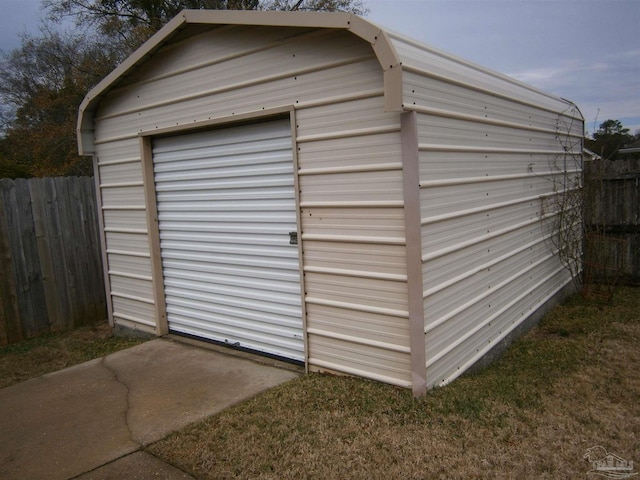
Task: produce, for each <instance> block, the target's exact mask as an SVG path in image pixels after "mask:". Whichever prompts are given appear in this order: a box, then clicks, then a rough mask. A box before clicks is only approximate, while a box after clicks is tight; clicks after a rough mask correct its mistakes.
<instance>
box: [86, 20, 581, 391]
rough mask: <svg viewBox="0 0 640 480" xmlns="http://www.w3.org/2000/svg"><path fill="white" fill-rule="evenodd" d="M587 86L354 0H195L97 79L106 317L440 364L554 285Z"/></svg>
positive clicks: (400, 378)
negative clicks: (560, 206) (557, 234)
mask: <svg viewBox="0 0 640 480" xmlns="http://www.w3.org/2000/svg"><path fill="white" fill-rule="evenodd" d="M582 132H583V119H582V116H581V114H580V112H579V111H578V109H577V108H576V107H575V106H574V105H573V104H572V103H570V102H568V101H566V100H563V99H560V98H557V97H555V96H553V95H549V94H547V93H544V92H541V91H539V90H537V89H535V88H532V87H530V86H528V85H525V84H523V83H520V82H517V81H515V80H513V79H511V78H508V77H506V76H503V75H500V74H497V73H494V72H491V71H489V70H487V69H484V68H482V67H479V66H476V65H472V64H470V63H468V62H466V61H463V60H460V59H458V58H455V57H452V56H450V55H447V54H445V53H442V52H440V51H437V50H435V49H433V48H430V47H427V46H425V45H422V44H420V43H418V42H415V41H413V40H411V39H408V38H404V37H402V36H400V35H397V34H395V33H391V32H389V31H386V30H385V29H383V28H381V27H379V26H377V25H374V24H372V23H370V22H368V21H367V20H365V19H363V18H360V17H358V16H355V15H351V14H347V13H308V12H246V11H242V12H239V11H184V12H182V13H181V14H180V15H179V16H177V17H176V18H175V19H173V20H172V21H171V22H169V23H168V24H167V25H166V26H165V27H164V28H163V29H161V30H160V31H159V32H158V33H157V34H156V35H154V36H153V37H152V38H151V39H150V40H149V41H148V42H147V43H145V44H144V45H143V46H142V47H141V48H140V49H139V50H138V51H136V52H135V53H134V54H133V55H132V56H131V57H130V58H129V59H127V60H126V61H125V62H124V63H123V64H122V65H121V66H120V67H118V68H117V69H116V70H115V71H114V72H113V73H111V74H110V75H109V76H108V77H106V78H105V79H104V80H103V81H102V82H101V83H100V84H98V85H97V86H96V87H95V88H94V89H93V90H92V91H91V92H90V93H89V94H88V95H87V97H86V98H85V100H84V102H83V103H82V106H81V108H80V117H79V121H78V140H79V150H80V152H81V154H83V155H91V156H93V159H94V167H95V178H96V184H97V190H98V197H99V201H100V206H101V212H102V216H101V219H100V220H101V228H102V232H103V234H102V238H103V252H104V262H105V265H106V268H105V272H106V273H105V281H106V288H107V297H108V299H109V315H110V320H111V322H113V324H115V325H116V326H118V327H119V328H124V329H133V330H139V331H143V332H147V333H152V334H156V335H164V334H167V333H168V332H175V333H178V334H183V335H189V336H195V337H198V338H202V339H206V340H211V341H215V342H219V343H225V344H229V345H232V346H235V347H238V348H246V349H249V350H252V351H257V352H261V353H264V354H267V355H275V356H278V357H283V358H286V359H290V360H293V361H298V362H303V363H304V364H305V365H306V366H307V368H308V369H309V370H313V371H334V372H342V373H346V374H352V375H358V376H362V377H367V378H371V379H375V380H379V381H382V382H387V383H390V384H394V385H399V386H402V387H407V388H411V389H412V390H413V391H414V393H416V394H420V393H423V392H424V391H425V390H426V388H428V387H432V386H435V385H444V384H446V383H448V382H450V381H451V380H453V379H454V378H456V377H457V376H458V375H460V374H461V373H462V372H464V371H465V370H467V369H468V368H469V367H470V366H472V365H473V364H474V363H476V362H477V361H478V360H480V359H481V358H483V357H485V356H486V355H487V354H488V353H490V352H491V351H495V350H494V348H495V347H496V346H499V345H501V344H503V343H504V341H505V340H508V339H509V338H510V336H512V335H513V334H514V332H517V331H519V330H520V329H522V328H523V326H525V325H527V324H528V323H530V322H531V321H533V320H535V319H536V318H537V317H538V316H539V314H540V313H541V312H542V311H544V309H545V308H547V307H548V306H549V305H550V304H551V303H553V302H554V301H557V299H558V298H559V295H561V294H562V292H563V289H565V287H567V286H568V285H569V284H570V278H569V275H568V273H567V271H566V270H565V269H563V267H562V265H561V263H560V261H559V259H558V257H557V255H556V254H555V252H554V251H553V249H552V248H550V246H549V242H548V241H547V239H548V236H549V233H548V229H546V228H545V224H546V223H548V222H549V221H550V218H551V217H553V213H552V212H551V213H549V212H548V211H547V212H545V211H543V206H542V204H543V203H544V202H543V201H542V200H541V199H544V198H548V197H550V196H554V195H557V194H558V191H557V188H556V187H554V185H557V182H550V181H549V178H550V176H551V177H553V176H555V175H558V174H562V173H561V172H560V173H559V172H557V171H554V170H553V169H550V167H549V165H550V164H551V162H552V161H553V159H555V158H557V157H558V156H559V155H563V154H567V152H568V153H570V154H572V153H576V154H579V153H580V152H581V151H582Z"/></svg>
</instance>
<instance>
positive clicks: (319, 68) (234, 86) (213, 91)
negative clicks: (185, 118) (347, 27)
mask: <svg viewBox="0 0 640 480" xmlns="http://www.w3.org/2000/svg"><path fill="white" fill-rule="evenodd" d="M367 60H373V56H372V55H361V56H357V57H351V58H348V59H345V60H340V61H337V62H330V63H324V64H315V65H313V66H310V67H306V68H301V69H298V70H291V71H287V72H278V73H277V74H273V75H267V76H264V77H261V78H253V79H251V80H245V81H244V82H239V83H231V84H227V85H224V86H220V87H216V88H210V89H209V90H198V91H197V92H196V93H191V94H187V95H182V96H176V97H172V98H170V99H166V100H161V101H157V102H153V103H148V104H146V105H140V106H137V107H134V108H129V109H127V110H119V111H118V112H117V113H112V114H109V115H105V116H104V117H102V118H97V119H96V120H108V119H110V118H111V119H112V118H117V117H119V116H124V115H131V114H135V113H138V114H140V112H145V111H147V110H152V109H154V108H160V107H171V106H173V105H178V104H181V103H185V102H187V101H189V100H199V99H202V98H203V97H213V96H215V95H220V94H221V93H226V92H230V91H234V90H239V89H241V88H247V87H256V86H260V85H264V84H267V83H272V82H275V81H277V80H284V79H288V78H291V77H296V76H302V75H307V74H310V73H316V72H323V71H326V70H330V69H332V68H337V67H342V66H346V65H354V64H357V63H361V62H364V61H367Z"/></svg>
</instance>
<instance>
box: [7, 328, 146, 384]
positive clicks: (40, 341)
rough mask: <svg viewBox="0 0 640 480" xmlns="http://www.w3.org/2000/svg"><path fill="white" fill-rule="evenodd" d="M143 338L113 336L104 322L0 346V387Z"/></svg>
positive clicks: (121, 347)
mask: <svg viewBox="0 0 640 480" xmlns="http://www.w3.org/2000/svg"><path fill="white" fill-rule="evenodd" d="M142 341H143V340H140V339H136V338H123V337H114V336H113V335H112V334H111V327H110V326H109V325H108V324H107V323H106V322H105V323H100V324H96V325H92V326H88V327H82V328H78V329H75V330H72V331H69V332H64V333H55V334H50V335H44V336H42V337H38V338H34V339H32V340H26V341H24V342H20V343H15V344H12V345H8V346H4V347H0V388H4V387H8V386H9V385H13V384H15V383H19V382H23V381H25V380H28V379H30V378H33V377H37V376H40V375H44V374H45V373H49V372H54V371H56V370H61V369H63V368H66V367H70V366H72V365H76V364H78V363H82V362H86V361H87V360H91V359H94V358H100V357H104V356H105V355H109V354H110V353H113V352H116V351H118V350H122V349H123V348H128V347H132V346H133V345H137V344H138V343H141V342H142Z"/></svg>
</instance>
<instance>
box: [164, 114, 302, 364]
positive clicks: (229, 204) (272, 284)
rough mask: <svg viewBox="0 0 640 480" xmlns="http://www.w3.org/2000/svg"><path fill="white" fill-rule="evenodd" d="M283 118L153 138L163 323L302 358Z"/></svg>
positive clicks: (293, 218) (288, 148)
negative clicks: (165, 316) (163, 299)
mask: <svg viewBox="0 0 640 480" xmlns="http://www.w3.org/2000/svg"><path fill="white" fill-rule="evenodd" d="M291 144H292V142H291V129H290V124H289V121H288V120H278V121H272V122H267V123H260V124H255V125H245V126H239V127H232V128H225V129H220V130H213V131H209V132H199V133H196V134H187V135H180V136H175V137H168V138H161V139H156V140H155V141H154V143H153V159H154V175H155V186H156V199H157V206H158V219H159V230H160V249H161V257H162V265H163V277H164V288H165V300H166V305H167V319H168V322H169V329H170V330H171V331H174V332H179V333H186V334H190V335H196V336H200V337H203V338H207V339H211V340H216V341H219V342H224V343H228V344H233V345H236V346H239V347H243V348H249V349H254V350H257V351H259V352H263V353H268V354H273V355H279V356H282V357H285V358H290V359H294V360H299V361H302V360H304V342H303V336H302V306H301V292H300V270H299V259H298V248H297V246H296V245H291V244H290V238H289V232H296V231H297V225H296V200H295V189H294V177H293V154H292V150H291Z"/></svg>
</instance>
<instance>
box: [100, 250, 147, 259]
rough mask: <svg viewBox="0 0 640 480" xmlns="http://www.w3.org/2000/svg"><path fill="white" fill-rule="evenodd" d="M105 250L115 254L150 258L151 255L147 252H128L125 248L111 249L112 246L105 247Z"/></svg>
mask: <svg viewBox="0 0 640 480" xmlns="http://www.w3.org/2000/svg"><path fill="white" fill-rule="evenodd" d="M106 252H107V253H111V254H115V255H124V256H126V257H142V258H151V255H150V254H149V253H142V252H128V251H126V250H118V249H112V248H107V250H106Z"/></svg>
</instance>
